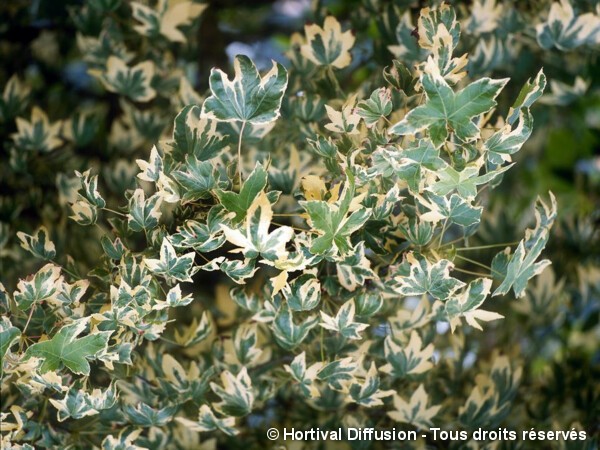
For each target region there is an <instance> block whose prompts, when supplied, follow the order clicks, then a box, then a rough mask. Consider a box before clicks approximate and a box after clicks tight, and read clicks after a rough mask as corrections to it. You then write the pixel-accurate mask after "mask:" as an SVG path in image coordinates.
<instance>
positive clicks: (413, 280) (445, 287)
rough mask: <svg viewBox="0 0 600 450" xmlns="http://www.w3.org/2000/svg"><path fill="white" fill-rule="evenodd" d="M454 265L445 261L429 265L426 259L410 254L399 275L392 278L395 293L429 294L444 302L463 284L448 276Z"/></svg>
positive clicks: (406, 294) (407, 294)
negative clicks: (394, 284) (394, 283)
mask: <svg viewBox="0 0 600 450" xmlns="http://www.w3.org/2000/svg"><path fill="white" fill-rule="evenodd" d="M453 267H454V265H453V264H452V262H450V261H448V260H447V259H441V260H439V261H437V262H436V263H435V264H431V263H430V262H429V260H427V258H425V257H423V256H421V255H416V254H414V253H412V252H410V253H408V254H407V255H406V260H405V262H404V263H403V264H402V266H401V269H400V275H399V276H396V277H395V278H394V281H395V282H396V283H397V285H396V286H395V291H396V292H398V293H399V294H401V295H404V296H409V295H414V296H420V295H423V294H430V295H431V296H432V297H434V298H436V299H439V300H446V299H447V298H448V297H450V296H451V295H452V294H453V293H454V292H456V291H457V290H458V289H460V288H462V287H463V286H464V285H465V283H463V282H462V281H460V280H458V279H456V278H453V277H451V276H450V269H452V268H453Z"/></svg>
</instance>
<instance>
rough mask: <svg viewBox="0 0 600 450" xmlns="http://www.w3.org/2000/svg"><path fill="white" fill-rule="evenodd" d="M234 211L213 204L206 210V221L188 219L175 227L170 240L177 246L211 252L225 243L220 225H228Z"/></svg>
mask: <svg viewBox="0 0 600 450" xmlns="http://www.w3.org/2000/svg"><path fill="white" fill-rule="evenodd" d="M234 215H235V214H234V213H230V212H227V211H226V210H225V208H223V207H222V206H221V205H215V206H213V207H212V208H211V209H210V211H209V212H208V216H207V217H206V223H203V222H200V221H198V220H188V221H186V222H185V224H183V226H180V227H178V228H177V233H176V234H174V235H172V236H171V242H172V243H173V245H174V246H175V247H178V248H193V249H194V250H196V251H198V252H203V253H207V252H212V251H214V250H216V249H218V248H219V247H221V246H222V245H223V244H224V243H225V234H224V233H223V229H222V228H221V225H229V224H230V223H231V219H232V218H233V217H234Z"/></svg>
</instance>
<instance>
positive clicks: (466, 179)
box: [430, 160, 514, 201]
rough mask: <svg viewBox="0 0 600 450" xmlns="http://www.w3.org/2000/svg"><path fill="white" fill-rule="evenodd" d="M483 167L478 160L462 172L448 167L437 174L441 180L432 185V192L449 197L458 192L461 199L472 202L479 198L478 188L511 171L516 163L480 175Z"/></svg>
mask: <svg viewBox="0 0 600 450" xmlns="http://www.w3.org/2000/svg"><path fill="white" fill-rule="evenodd" d="M481 165H482V161H481V160H478V161H476V162H474V163H471V164H469V165H467V166H466V167H465V168H464V169H463V170H461V171H460V172H459V171H457V170H456V169H454V167H452V166H446V167H445V168H444V169H442V170H440V171H439V172H438V173H437V175H438V177H439V179H438V181H436V182H435V183H433V184H432V185H431V187H430V190H431V191H432V192H434V193H436V194H438V195H448V194H450V193H451V192H455V191H456V193H457V194H458V195H459V196H460V197H462V198H463V199H465V200H468V201H471V200H473V199H474V198H475V197H476V196H477V186H479V185H481V184H485V183H489V182H490V181H492V180H493V179H494V178H496V177H497V176H499V175H501V174H502V173H504V172H506V171H507V170H508V169H510V168H511V167H512V166H513V165H514V163H512V164H508V165H506V166H503V167H499V168H498V169H496V170H490V171H488V172H486V173H484V174H483V175H479V172H480V170H481Z"/></svg>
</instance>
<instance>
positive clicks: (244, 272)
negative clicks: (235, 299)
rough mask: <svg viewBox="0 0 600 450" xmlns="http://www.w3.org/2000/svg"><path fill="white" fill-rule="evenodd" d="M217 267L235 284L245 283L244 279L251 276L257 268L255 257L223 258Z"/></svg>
mask: <svg viewBox="0 0 600 450" xmlns="http://www.w3.org/2000/svg"><path fill="white" fill-rule="evenodd" d="M219 268H220V269H221V271H223V272H224V273H225V275H227V276H228V277H229V278H231V279H232V280H233V281H234V282H235V283H237V284H245V283H246V279H248V278H252V277H253V276H254V273H255V272H256V271H257V270H258V267H256V260H255V259H243V260H241V259H236V260H233V261H228V260H224V261H222V262H220V265H219Z"/></svg>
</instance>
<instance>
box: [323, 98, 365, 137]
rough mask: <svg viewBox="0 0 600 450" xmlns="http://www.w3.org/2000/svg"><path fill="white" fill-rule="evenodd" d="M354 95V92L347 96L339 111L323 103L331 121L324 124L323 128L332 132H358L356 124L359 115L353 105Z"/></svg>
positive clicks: (354, 103) (358, 120) (354, 101)
mask: <svg viewBox="0 0 600 450" xmlns="http://www.w3.org/2000/svg"><path fill="white" fill-rule="evenodd" d="M356 97H357V95H356V94H353V95H351V96H349V97H348V99H346V101H345V102H344V104H343V105H342V109H341V111H336V110H335V109H333V108H332V107H331V106H329V105H325V110H326V111H327V116H328V117H329V120H330V121H331V123H328V124H327V125H325V128H327V129H328V130H329V131H333V132H334V133H345V134H359V133H360V131H359V130H358V124H359V122H360V118H361V116H360V114H359V113H358V112H357V109H356V107H355V105H356Z"/></svg>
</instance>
